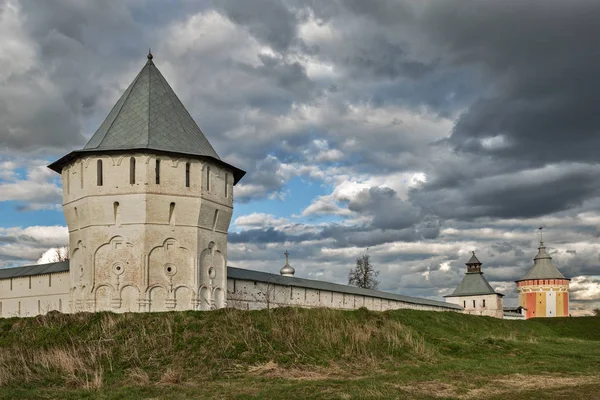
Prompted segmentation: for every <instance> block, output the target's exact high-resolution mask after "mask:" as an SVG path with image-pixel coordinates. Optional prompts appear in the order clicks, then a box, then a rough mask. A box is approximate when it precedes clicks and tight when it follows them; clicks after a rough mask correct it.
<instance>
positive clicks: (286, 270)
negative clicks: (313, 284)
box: [279, 250, 296, 276]
mask: <svg viewBox="0 0 600 400" xmlns="http://www.w3.org/2000/svg"><path fill="white" fill-rule="evenodd" d="M283 254H285V265H284V266H283V268H281V270H280V271H279V273H280V274H281V275H282V276H294V274H295V273H296V270H295V269H294V268H292V266H291V265H290V253H289V252H288V251H287V250H286V251H285V253H283Z"/></svg>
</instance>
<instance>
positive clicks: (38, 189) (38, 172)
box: [0, 0, 600, 309]
mask: <svg viewBox="0 0 600 400" xmlns="http://www.w3.org/2000/svg"><path fill="white" fill-rule="evenodd" d="M599 19H600V2H598V1H575V2H566V1H548V0H544V1H535V0H530V1H526V2H525V1H517V0H509V1H499V0H498V1H485V2H482V1H464V0H463V1H443V2H442V1H433V2H429V1H418V2H416V1H399V0H398V1H393V0H389V1H384V0H369V1H363V0H346V1H342V0H340V1H333V0H330V1H326V2H322V1H313V0H306V1H303V0H245V1H234V0H231V1H230V0H224V1H186V0H182V1H176V2H173V4H171V3H169V5H165V3H164V2H163V1H159V0H154V1H144V0H130V1H108V0H106V1H100V0H95V1H89V2H82V1H74V0H55V1H52V2H39V1H26V0H22V1H19V2H17V1H12V0H0V216H1V218H0V267H2V266H15V265H23V264H26V263H32V262H36V260H38V258H39V257H40V255H41V254H42V253H43V252H44V251H45V250H46V249H48V248H50V247H53V246H59V245H64V244H66V243H67V231H66V228H65V227H64V225H65V221H64V218H63V215H62V211H61V206H60V201H61V187H60V180H59V176H58V174H55V173H54V172H52V171H50V170H48V169H47V168H46V165H47V164H49V163H50V162H51V161H54V160H56V159H58V158H59V157H60V156H62V155H64V154H66V153H67V152H69V151H71V150H72V149H76V148H81V147H83V145H84V144H85V143H86V141H87V140H88V139H89V137H90V136H91V135H92V134H93V133H94V132H95V130H96V129H97V128H98V126H99V125H100V123H101V122H102V120H103V119H104V117H105V116H106V115H107V114H108V111H109V110H110V108H111V107H112V105H113V104H114V103H115V102H116V100H117V99H118V97H119V96H120V94H121V93H122V92H123V91H124V90H125V88H126V87H127V86H128V85H129V83H130V82H131V81H132V80H133V78H134V77H135V75H136V74H137V73H138V72H139V70H140V69H141V68H142V66H143V65H144V63H145V61H146V57H145V56H146V53H147V49H148V48H149V47H152V52H153V54H154V56H155V57H154V61H155V64H156V65H157V67H158V68H159V69H160V70H161V71H162V73H163V75H164V76H165V77H166V79H167V80H168V81H169V82H170V84H171V86H172V87H173V88H174V90H175V92H176V93H177V94H178V95H179V97H180V98H181V100H182V101H183V103H184V104H185V105H186V106H187V108H188V110H189V111H190V113H191V114H192V116H193V117H194V119H195V120H196V121H197V123H198V125H199V126H200V128H201V129H202V130H203V131H204V132H205V134H206V136H207V137H208V139H209V140H210V141H211V143H212V144H213V147H215V149H216V150H217V152H218V153H219V155H220V156H221V158H222V159H224V160H227V161H228V162H229V163H231V164H234V165H236V166H238V167H240V168H242V169H244V170H246V171H247V175H246V176H245V177H244V179H243V180H242V181H241V182H240V183H239V184H238V185H237V186H236V192H235V195H236V211H235V216H234V220H233V223H232V226H231V229H230V239H229V264H230V265H234V266H238V267H245V268H252V269H258V270H265V271H272V272H277V271H278V270H279V268H281V266H282V265H283V264H284V262H285V260H284V256H283V252H284V251H285V250H286V249H288V250H289V251H290V254H291V264H292V265H293V266H294V267H295V268H296V271H297V275H298V276H302V277H308V278H314V279H324V280H329V281H334V282H340V283H345V282H346V281H347V275H348V270H349V268H350V267H352V265H353V264H354V262H355V260H356V258H357V257H358V256H360V255H362V254H364V253H366V252H367V251H368V254H369V255H370V256H371V258H372V261H373V264H374V265H375V266H376V267H377V268H378V269H379V270H380V271H381V274H380V280H381V284H380V289H382V290H387V291H393V292H398V293H402V294H407V295H415V296H426V297H432V298H441V297H440V296H443V295H445V294H448V293H449V292H451V291H452V290H453V288H454V287H455V286H456V285H457V284H458V283H459V282H460V280H461V278H462V275H463V273H464V271H465V266H464V262H465V261H466V260H467V259H468V258H469V253H470V251H471V250H476V252H477V255H478V257H479V259H480V260H481V261H482V262H483V263H484V266H483V267H484V272H485V275H486V277H487V278H488V280H489V281H490V282H491V283H492V286H494V288H496V289H498V290H499V291H501V292H503V293H505V294H506V298H505V299H506V301H505V302H506V303H508V304H511V303H512V304H514V303H515V302H516V300H515V299H516V292H515V288H514V283H513V281H514V280H515V279H518V278H520V277H522V276H523V274H524V273H525V272H526V271H527V270H528V269H529V268H530V267H531V265H532V263H533V261H532V259H533V257H534V256H535V254H536V251H537V250H536V247H537V240H538V239H537V236H536V231H537V228H538V227H539V226H544V227H545V231H546V233H545V242H546V244H547V245H548V249H549V251H550V254H551V255H552V257H553V258H554V262H555V264H556V265H557V266H558V267H559V268H560V270H561V271H562V272H563V273H564V274H565V275H566V276H567V277H570V278H573V281H572V283H571V288H572V290H573V293H572V295H571V297H572V299H573V300H576V301H574V302H573V303H574V306H573V308H578V309H586V308H587V309H591V308H593V307H598V306H600V244H599V242H598V237H599V233H600V232H599V226H600V225H599V224H600V183H599V181H598V176H600V165H599V164H598V160H599V159H600V156H599V149H600V129H599V128H600V112H598V110H597V107H598V104H597V103H596V100H597V93H600V48H599V46H598V43H597V40H598V37H600V24H598V20H599Z"/></svg>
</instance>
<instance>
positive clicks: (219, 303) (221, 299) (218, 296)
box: [213, 288, 225, 309]
mask: <svg viewBox="0 0 600 400" xmlns="http://www.w3.org/2000/svg"><path fill="white" fill-rule="evenodd" d="M213 293H214V294H213V298H214V308H216V309H219V308H224V307H225V292H224V291H223V290H222V289H221V288H215V289H214V292H213Z"/></svg>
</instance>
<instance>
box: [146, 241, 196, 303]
mask: <svg viewBox="0 0 600 400" xmlns="http://www.w3.org/2000/svg"><path fill="white" fill-rule="evenodd" d="M148 269H149V272H148V275H149V285H150V286H153V285H164V286H165V287H167V288H169V292H172V291H173V288H174V287H177V286H180V285H186V284H189V282H192V281H193V278H194V258H193V257H192V254H191V252H190V251H189V250H188V249H187V248H185V247H183V246H181V245H180V244H179V242H178V241H177V240H176V239H173V238H169V239H166V240H165V241H164V242H163V244H162V245H161V246H156V247H154V248H153V249H152V250H151V251H150V254H149V255H148Z"/></svg>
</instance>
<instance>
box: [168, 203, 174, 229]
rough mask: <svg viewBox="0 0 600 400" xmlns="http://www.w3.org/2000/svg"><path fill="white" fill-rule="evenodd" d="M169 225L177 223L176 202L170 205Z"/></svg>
mask: <svg viewBox="0 0 600 400" xmlns="http://www.w3.org/2000/svg"><path fill="white" fill-rule="evenodd" d="M169 225H171V226H173V225H175V203H171V204H170V205H169Z"/></svg>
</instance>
